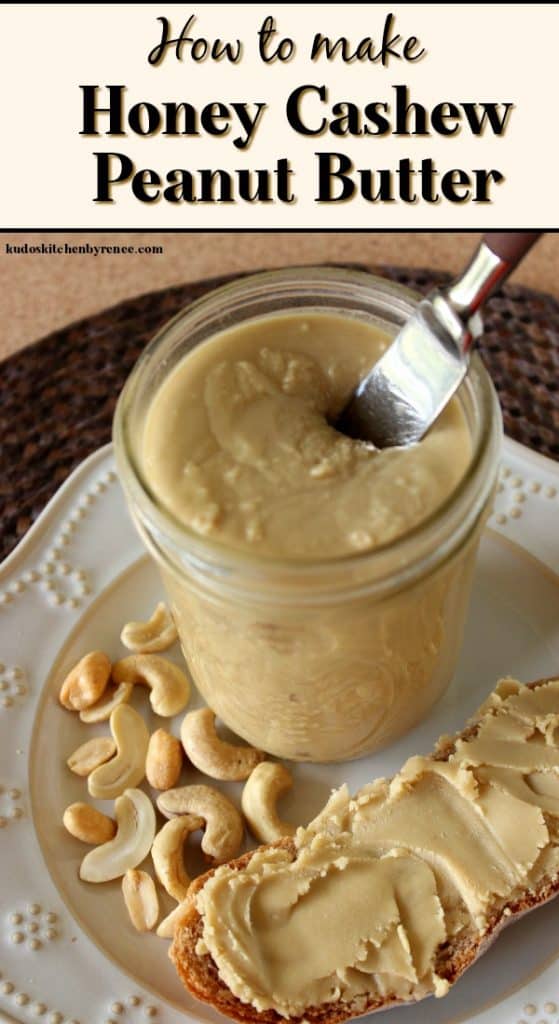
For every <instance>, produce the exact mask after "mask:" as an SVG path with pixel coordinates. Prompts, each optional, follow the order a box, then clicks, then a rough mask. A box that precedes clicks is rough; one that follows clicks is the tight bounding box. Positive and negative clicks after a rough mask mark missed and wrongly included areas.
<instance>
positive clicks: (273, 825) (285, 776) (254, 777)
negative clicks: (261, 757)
mask: <svg viewBox="0 0 559 1024" xmlns="http://www.w3.org/2000/svg"><path fill="white" fill-rule="evenodd" d="M292 785H293V778H292V776H291V774H290V773H289V772H288V770H287V768H285V767H284V765H283V764H273V763H272V762H271V761H263V762H262V764H258V765H257V766H256V768H255V769H254V771H253V772H252V773H251V775H250V776H249V778H248V780H247V782H246V783H245V786H244V789H243V795H242V797H241V807H242V809H243V814H244V816H245V818H246V820H247V822H248V824H249V827H250V831H251V832H252V834H253V836H254V838H255V839H258V840H259V842H261V843H273V842H274V841H275V840H276V839H280V838H281V836H293V835H295V831H296V829H295V826H294V825H291V824H289V823H288V822H287V821H282V820H281V818H279V817H278V813H277V811H276V802H277V800H278V799H279V797H280V796H282V794H283V793H286V792H287V790H288V789H291V786H292Z"/></svg>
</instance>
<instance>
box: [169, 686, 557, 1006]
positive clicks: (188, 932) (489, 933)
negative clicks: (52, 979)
mask: <svg viewBox="0 0 559 1024" xmlns="http://www.w3.org/2000/svg"><path fill="white" fill-rule="evenodd" d="M555 679H556V677H549V678H547V679H538V680H536V681H535V682H533V683H529V684H528V686H529V687H530V688H531V689H534V688H536V687H538V686H541V685H543V684H544V683H547V682H552V681H555ZM479 714H480V712H478V716H475V717H474V718H473V719H472V720H471V721H470V723H469V724H468V726H467V727H466V728H465V729H464V730H463V731H462V732H460V733H458V734H457V735H456V736H454V737H444V738H443V739H441V740H440V741H439V743H438V744H437V747H436V748H435V751H434V752H433V754H431V755H430V756H431V758H432V759H433V760H437V761H446V760H448V758H449V757H450V755H451V754H452V753H453V752H454V749H455V745H456V743H457V742H458V740H460V739H470V738H471V737H472V736H474V735H475V733H476V732H477V729H478V726H479V721H480V718H479ZM271 845H272V846H276V847H280V848H282V849H284V850H287V851H288V852H289V853H290V854H291V856H292V857H293V859H295V857H296V854H297V849H296V845H295V842H294V840H293V839H290V838H289V839H288V838H286V839H280V840H279V841H278V842H276V843H272V844H271ZM253 854H254V851H250V852H249V853H245V854H244V856H242V857H239V858H237V859H236V860H234V861H231V863H230V865H229V866H230V867H233V868H236V869H242V868H244V867H245V866H246V865H247V864H248V862H249V861H250V859H251V857H252V856H253ZM212 874H213V870H212V871H208V872H207V873H206V874H205V875H202V876H201V877H200V878H197V879H196V880H195V881H194V882H193V883H192V885H191V887H190V890H189V894H188V900H187V903H186V905H185V910H184V914H183V915H182V916H181V918H180V920H179V921H178V924H177V927H176V930H175V936H174V941H173V943H172V945H171V948H170V951H169V956H170V958H171V960H172V961H173V963H174V965H175V967H176V969H177V972H178V974H179V977H180V978H181V980H182V982H183V984H184V985H185V987H186V988H187V989H188V990H189V991H190V992H191V993H192V994H193V995H194V996H196V998H197V999H199V1000H201V1001H202V1002H205V1003H210V1004H211V1005H212V1006H213V1007H215V1009H217V1010H219V1011H220V1012H221V1013H223V1014H225V1015H226V1016H227V1017H230V1018H232V1019H233V1020H237V1021H240V1022H254V1024H281V1022H282V1021H283V1022H284V1024H285V1017H283V1016H281V1015H280V1014H279V1013H276V1011H275V1010H266V1011H264V1012H260V1011H258V1010H256V1009H255V1008H254V1007H253V1006H252V1005H250V1004H248V1003H243V1002H241V1000H240V999H238V998H237V997H236V996H235V995H233V993H232V992H231V991H230V990H229V989H228V988H227V986H226V985H225V984H224V983H223V981H222V980H221V978H220V976H219V973H218V970H217V967H216V965H215V963H214V961H213V959H212V957H211V956H210V955H209V954H204V955H202V956H200V955H198V954H197V953H196V946H197V943H198V940H199V939H200V938H201V937H202V931H203V922H202V918H201V917H200V914H199V913H198V911H197V909H196V895H197V893H198V892H199V891H200V890H201V889H202V888H203V887H204V885H205V884H206V882H207V880H208V878H210V877H211V876H212ZM558 893H559V874H555V875H553V876H549V877H547V878H544V879H542V880H541V882H540V883H539V884H538V886H537V888H536V889H534V890H530V891H526V892H524V893H522V894H521V895H520V897H519V896H518V894H517V895H516V896H515V899H514V900H512V901H510V902H508V903H503V902H502V901H500V902H499V903H498V904H497V903H496V905H495V908H494V910H493V912H492V913H491V914H489V916H488V921H487V925H486V927H485V930H484V932H483V933H482V934H481V935H480V934H479V933H478V932H477V931H474V930H472V932H471V934H469V935H466V936H464V935H461V936H460V938H459V939H458V940H451V941H449V942H446V943H444V944H443V945H441V946H440V947H439V950H438V954H437V965H436V972H437V974H438V976H439V977H441V978H444V979H446V980H447V981H448V982H449V984H450V985H452V984H453V983H454V982H455V981H456V980H457V979H458V978H459V977H460V976H461V975H462V974H463V973H464V971H465V970H467V968H468V967H470V966H471V965H472V964H473V963H474V962H475V961H476V960H477V959H478V958H479V957H480V956H482V955H483V953H484V952H485V950H486V949H487V948H488V946H490V945H491V943H492V942H494V940H495V939H496V938H497V936H498V934H499V933H500V931H501V930H502V929H503V928H504V927H505V926H506V925H507V924H511V923H513V922H514V921H515V920H517V919H518V918H519V917H521V916H522V915H523V914H525V913H527V912H528V911H530V910H533V909H535V908H536V907H539V906H542V905H543V904H544V903H546V902H547V901H548V900H550V899H552V898H553V897H554V896H556V895H557V894H558ZM408 1001H409V1000H408ZM412 1001H413V1000H412ZM402 1004H403V1000H401V999H398V998H396V997H390V996H389V997H382V998H381V997H378V996H376V997H373V996H372V997H371V999H370V1001H369V1002H368V1003H367V1005H366V1006H365V1007H363V1004H362V1002H360V1004H359V1006H356V1005H354V1004H352V1003H351V1002H343V1001H341V1000H340V1001H339V1002H337V1003H331V1002H330V1003H328V1004H324V1005H320V1006H312V1007H308V1008H307V1009H306V1011H305V1013H304V1016H303V1017H297V1018H290V1020H293V1021H302V1020H305V1021H308V1022H309V1024H338V1022H340V1021H345V1020H349V1019H351V1018H352V1017H357V1016H362V1015H363V1014H365V1013H374V1012H375V1011H377V1010H386V1009H388V1008H389V1007H391V1006H396V1005H402Z"/></svg>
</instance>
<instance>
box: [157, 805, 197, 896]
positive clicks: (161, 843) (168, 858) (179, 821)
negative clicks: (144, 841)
mask: <svg viewBox="0 0 559 1024" xmlns="http://www.w3.org/2000/svg"><path fill="white" fill-rule="evenodd" d="M203 827H204V819H203V818H199V817H198V818H197V817H196V816H195V815H194V814H181V815H179V817H178V818H171V820H170V821H168V822H167V824H166V825H164V826H163V828H162V829H161V830H160V831H159V832H158V833H157V835H156V837H155V840H154V843H153V846H152V848H151V857H152V860H153V866H154V868H155V874H156V875H157V877H158V879H159V881H160V882H161V885H162V886H163V887H164V889H166V890H167V892H168V893H169V896H172V897H173V899H175V900H176V901H177V903H180V902H181V901H182V900H183V899H184V898H185V896H186V894H187V892H188V886H189V885H190V878H189V877H188V875H187V873H186V870H185V867H184V858H183V849H184V844H185V842H186V840H187V839H188V836H189V835H190V833H191V832H197V831H198V829H199V828H203Z"/></svg>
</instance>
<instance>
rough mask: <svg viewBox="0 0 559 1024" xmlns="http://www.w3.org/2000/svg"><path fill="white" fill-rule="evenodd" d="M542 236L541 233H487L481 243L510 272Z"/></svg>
mask: <svg viewBox="0 0 559 1024" xmlns="http://www.w3.org/2000/svg"><path fill="white" fill-rule="evenodd" d="M542 234H543V232H542V231H488V232H487V234H485V235H484V236H483V241H484V242H485V244H486V246H487V247H488V248H489V249H491V252H494V253H495V255H496V256H498V257H499V259H501V260H504V261H505V263H508V265H509V269H510V270H512V268H513V267H516V265H517V264H518V263H520V261H521V259H523V258H524V256H525V255H526V253H527V252H529V251H530V249H531V248H532V246H533V245H534V243H535V242H537V240H538V238H540V236H541V235H542Z"/></svg>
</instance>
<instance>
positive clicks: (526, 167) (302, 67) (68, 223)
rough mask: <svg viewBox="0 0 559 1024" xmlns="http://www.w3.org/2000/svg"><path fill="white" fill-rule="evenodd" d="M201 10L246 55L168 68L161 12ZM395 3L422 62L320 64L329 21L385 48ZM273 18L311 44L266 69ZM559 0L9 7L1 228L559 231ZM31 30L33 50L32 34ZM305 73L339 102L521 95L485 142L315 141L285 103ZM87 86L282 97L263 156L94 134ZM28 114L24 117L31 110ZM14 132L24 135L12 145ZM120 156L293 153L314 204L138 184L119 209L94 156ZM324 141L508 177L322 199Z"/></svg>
mask: <svg viewBox="0 0 559 1024" xmlns="http://www.w3.org/2000/svg"><path fill="white" fill-rule="evenodd" d="M192 10H195V12H196V14H197V26H196V27H197V31H198V32H199V34H201V35H204V36H207V37H210V38H212V37H213V36H214V35H216V34H219V35H220V36H221V37H222V38H223V39H227V38H231V39H236V38H238V37H239V38H241V39H243V40H244V41H245V43H246V51H245V56H244V59H243V62H242V63H241V64H238V65H230V64H226V63H224V62H221V63H215V62H211V61H208V62H206V63H203V64H197V65H193V64H192V62H191V61H185V62H183V63H179V62H178V61H177V60H175V58H174V56H170V57H167V59H166V60H165V62H164V63H163V64H162V65H160V66H159V67H157V68H154V67H150V66H149V65H148V63H147V59H146V57H147V53H148V52H149V50H151V49H152V47H153V46H154V45H155V44H156V43H157V42H158V40H159V38H160V28H159V26H158V25H157V23H156V18H157V16H159V15H161V14H162V13H163V14H165V16H167V17H168V18H169V19H170V21H171V25H172V29H173V32H174V33H178V32H179V31H180V28H181V27H182V25H183V22H184V21H185V18H186V17H187V16H188V15H189V14H190V13H191V12H192ZM389 10H392V11H393V12H394V13H395V16H396V26H395V27H396V30H397V31H399V32H400V33H401V35H402V36H403V37H407V36H409V35H416V36H418V37H419V38H420V40H421V43H422V44H423V45H424V46H425V47H426V48H427V51H428V53H427V55H426V56H425V57H424V58H423V59H422V60H421V61H419V62H417V63H415V64H409V63H406V62H404V61H398V62H396V61H391V62H390V65H389V66H388V67H386V68H383V67H382V66H381V65H378V64H374V65H372V64H368V63H354V64H350V65H343V64H341V63H339V62H338V61H335V62H330V63H327V62H325V61H322V60H321V61H320V62H318V63H311V62H310V61H309V59H308V54H309V51H310V45H311V41H312V38H313V36H314V33H315V32H317V31H320V32H322V33H326V34H328V35H330V36H331V37H333V38H337V37H338V36H339V35H342V34H343V35H346V36H347V37H348V38H349V39H350V40H351V41H352V42H353V43H354V44H356V43H357V42H358V40H360V39H361V38H362V37H364V36H368V35H370V36H372V37H373V38H374V39H375V40H376V41H377V42H378V41H379V38H380V37H381V35H382V29H383V23H384V17H385V15H386V14H387V13H388V11H389ZM268 13H273V14H274V15H275V16H276V18H277V23H278V28H279V30H280V32H282V34H289V35H291V36H294V37H295V38H296V41H297V43H298V51H297V57H296V59H295V60H293V61H292V62H291V63H289V64H278V63H276V64H274V65H269V66H266V65H264V64H263V63H262V62H261V61H260V60H259V58H258V57H257V56H256V54H255V40H256V31H257V29H258V27H259V26H260V24H261V22H262V20H263V18H264V16H265V15H266V14H268ZM558 28H559V5H557V4H530V5H525V4H509V5H507V6H506V8H503V6H502V5H500V4H392V5H390V6H386V7H384V6H383V5H380V4H320V5H313V4H273V5H271V6H266V7H263V6H262V5H261V4H197V5H196V6H195V8H192V7H186V8H185V6H184V5H183V4H169V5H166V6H165V7H161V5H155V4H136V5H134V6H131V5H128V4H48V5H45V4H3V5H1V6H0V34H1V36H2V38H3V39H4V40H6V45H5V46H4V48H3V54H2V61H1V62H0V89H1V95H2V97H3V104H2V137H3V139H4V140H5V141H6V143H7V146H6V152H5V155H4V158H3V160H2V161H1V162H0V225H1V226H2V227H5V228H9V227H20V228H24V227H29V228H37V229H40V228H43V229H46V228H49V227H51V228H54V227H78V228H79V227H81V228H83V227H93V228H98V229H101V228H107V227H114V228H117V227H118V228H127V227H145V228H166V227H183V228H188V227H198V228H227V227H237V228H241V227H254V228H257V229H261V228H262V227H270V226H275V227H279V228H284V227H286V226H290V227H303V228H321V227H326V226H328V227H331V228H351V227H370V228H371V229H374V228H379V227H389V228H394V227H400V228H405V229H409V228H432V227H446V228H453V229H459V228H465V227H469V228H472V227H485V226H487V225H489V224H491V225H492V226H497V225H498V226H501V227H512V226H514V227H550V226H559V206H558V204H557V202H555V201H554V198H555V189H556V175H555V170H554V168H555V164H556V159H555V158H556V136H555V132H554V131H553V129H552V127H550V125H553V123H554V110H553V102H554V96H555V94H556V74H557V54H556V40H557V30H558ZM23 42H24V45H23ZM303 83H305V84H306V83H312V84H318V85H321V84H327V85H328V86H329V88H330V102H331V103H334V102H335V101H344V100H352V101H354V102H356V103H358V104H359V105H361V106H362V105H364V104H365V103H366V102H367V101H371V100H382V99H388V100H391V97H392V86H393V85H395V84H404V83H405V84H408V85H409V87H410V90H411V96H412V98H413V99H415V100H417V101H419V102H422V103H423V104H424V105H425V106H427V107H428V108H431V107H432V106H433V105H435V104H436V103H439V102H442V101H454V102H458V103H460V102H463V101H465V100H469V101H477V102H483V101H496V102H504V101H512V102H514V103H515V105H516V106H515V110H514V111H513V113H512V117H511V120H510V125H509V129H508V131H507V133H506V135H505V136H503V137H495V136H494V135H493V134H492V133H491V132H486V133H485V135H483V136H481V137H475V136H472V135H471V133H470V131H469V130H468V129H467V128H465V129H463V130H462V131H461V132H460V133H459V134H457V135H456V136H453V137H452V138H444V137H439V136H434V137H424V138H421V137H416V138H406V137H404V138H401V137H400V138H398V137H393V136H392V137H386V138H382V139H375V138H372V139H371V138H360V139H349V140H347V139H340V138H336V137H335V136H332V135H324V136H322V137H320V138H305V137H303V136H300V135H297V134H296V133H295V132H293V131H292V130H291V129H290V128H289V126H288V125H287V122H286V118H285V112H284V106H285V100H286V98H287V96H288V95H289V93H290V92H291V91H292V90H293V89H294V88H295V87H296V86H298V85H301V84H303ZM80 84H98V85H100V86H104V85H107V84H125V85H127V86H128V94H127V98H126V99H127V106H130V105H131V104H133V103H135V102H139V101H151V102H153V103H156V104H161V103H163V102H164V101H169V100H175V101H181V100H187V101H190V102H192V103H194V105H195V106H196V108H197V109H200V108H201V107H202V106H203V105H204V104H205V103H208V102H213V101H216V100H221V101H224V102H233V101H235V100H236V101H247V102H248V101H251V102H255V101H266V102H268V104H269V109H268V110H267V111H266V114H265V118H264V119H263V121H262V124H261V127H260V130H259V132H258V134H257V137H256V138H255V140H254V142H253V144H252V146H251V148H250V150H248V151H239V150H238V149H235V148H234V147H233V145H232V142H231V138H230V137H225V138H218V139H216V138H214V139H212V138H208V137H204V136H200V137H198V138H168V137H165V136H163V135H158V136H154V137H151V138H140V137H138V136H134V135H131V136H130V137H124V138H122V137H120V138H114V137H113V138H107V137H105V136H100V137H99V138H84V137H80V135H79V131H80V128H81V120H82V111H81V106H82V96H81V92H80V90H79V85H80ZM24 117H25V118H27V122H26V124H25V127H23V126H22V119H23V118H24ZM8 143H9V145H8ZM96 150H97V151H120V152H123V153H126V154H127V155H129V156H130V157H131V158H132V159H133V160H135V161H136V163H137V166H138V168H147V167H150V168H153V169H155V170H157V171H158V172H159V173H160V174H164V173H165V172H166V171H167V170H170V169H172V168H175V167H187V168H189V169H196V168H200V167H209V168H219V167H223V168H225V169H228V170H232V169H234V168H238V167H251V168H261V167H270V166H274V164H275V161H276V159H277V158H279V157H281V156H288V157H289V158H290V159H291V161H292V163H293V165H294V168H295V170H296V171H297V194H298V196H299V201H298V202H297V203H296V204H294V205H292V206H288V207H287V206H285V205H282V204H277V205H273V204H269V205H262V204H258V205H249V204H245V203H242V202H240V203H238V204H231V205H225V206H221V207H218V206H216V205H211V204H210V205H205V204H200V205H191V204H183V205H182V206H178V207H177V206H175V205H171V204H169V203H166V202H158V203H153V204H149V205H146V204H143V203H141V202H139V201H138V200H137V199H135V198H134V196H133V195H131V193H130V190H129V188H128V187H123V188H121V189H119V191H118V197H119V198H118V201H117V202H115V203H114V204H113V205H106V204H103V205H99V204H95V203H93V202H92V198H93V196H94V194H95V160H94V158H93V156H92V153H93V152H94V151H96ZM317 150H324V151H329V150H333V151H342V152H345V153H347V155H348V156H349V157H350V158H352V159H353V160H354V162H355V164H356V165H357V166H358V167H367V168H371V167H372V168H383V167H387V168H391V167H394V166H396V165H397V163H398V160H399V159H400V158H402V157H411V158H412V159H413V160H414V162H416V163H417V162H418V161H420V160H421V159H422V158H424V157H428V156H431V157H433V158H434V159H435V161H436V164H437V166H438V167H439V169H440V170H441V171H442V170H444V169H449V168H453V167H463V168H464V169H467V170H471V169H474V168H492V167H495V168H498V169H500V170H502V171H503V173H505V175H506V178H507V181H506V183H504V184H501V185H499V186H498V187H497V189H496V190H495V201H494V202H493V203H492V204H489V205H485V204H475V203H471V202H470V203H465V204H462V205H456V204H450V203H448V202H440V203H439V205H436V206H434V205H432V204H425V203H423V202H418V203H416V204H415V205H410V204H403V203H398V202H394V203H388V204H378V203H373V204H371V203H366V202H365V201H364V200H363V201H360V200H357V199H354V200H352V201H351V202H345V203H337V204H329V205H327V206H325V205H319V204H317V203H315V202H313V197H314V194H315V181H314V178H315V158H314V153H315V151H317Z"/></svg>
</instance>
